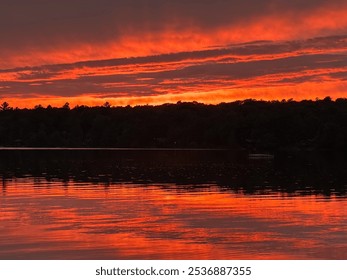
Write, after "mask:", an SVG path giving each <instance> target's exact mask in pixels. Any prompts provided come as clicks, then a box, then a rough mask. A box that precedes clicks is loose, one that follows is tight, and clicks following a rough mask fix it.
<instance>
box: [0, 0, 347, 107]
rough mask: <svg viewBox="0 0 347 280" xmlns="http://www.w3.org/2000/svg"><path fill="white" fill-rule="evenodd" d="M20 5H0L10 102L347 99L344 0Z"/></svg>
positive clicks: (0, 70)
mask: <svg viewBox="0 0 347 280" xmlns="http://www.w3.org/2000/svg"><path fill="white" fill-rule="evenodd" d="M15 2H16V4H0V15H1V17H0V26H1V27H0V34H1V37H2V38H6V40H2V42H1V44H0V51H1V59H0V101H1V102H4V101H7V102H8V103H10V105H11V106H12V107H19V108H23V107H28V108H32V107H34V106H35V105H38V104H41V105H42V106H48V105H52V106H62V105H63V104H65V103H66V102H69V103H70V105H71V106H75V105H88V106H95V105H102V104H104V103H105V102H106V101H107V102H109V103H111V105H114V106H118V105H121V106H124V105H144V104H153V105H156V104H162V103H175V102H177V101H198V102H203V103H208V104H216V103H220V102H229V101H234V100H240V99H249V98H253V99H262V100H282V99H290V98H293V99H294V100H302V99H316V98H324V97H325V96H331V97H332V98H339V97H347V94H346V90H347V82H346V81H347V69H346V65H347V12H346V11H347V3H346V2H345V1H340V0H332V1H320V0H319V1H313V0H310V1H305V2H304V3H303V2H296V1H295V2H289V1H287V2H286V1H275V0H271V1H266V4H265V3H263V2H262V3H260V1H255V0H246V1H242V2H241V1H219V0H217V1H213V2H211V1H201V2H199V3H196V2H192V3H190V2H187V1H181V0H176V1H168V2H166V1H165V2H163V1H156V0H150V1H141V0H140V1H125V0H117V1H108V0H100V1H95V0H87V1H81V0H76V1H73V3H70V1H66V0H63V1H58V2H56V3H50V2H45V3H42V2H41V1H30V4H29V3H28V2H26V1H20V0H18V1H14V2H13V3H15ZM17 2H18V3H17Z"/></svg>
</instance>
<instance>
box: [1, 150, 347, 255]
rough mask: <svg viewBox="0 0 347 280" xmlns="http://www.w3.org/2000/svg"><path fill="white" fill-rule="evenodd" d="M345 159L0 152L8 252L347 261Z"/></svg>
mask: <svg viewBox="0 0 347 280" xmlns="http://www.w3.org/2000/svg"><path fill="white" fill-rule="evenodd" d="M345 170H346V164H345V163H344V161H343V160H340V159H336V158H335V159H332V158H328V157H322V156H318V155H305V156H303V155H300V156H297V157H288V156H275V158H274V160H272V159H271V160H263V159H262V160H250V159H249V158H248V157H247V154H245V153H244V152H231V151H187V150H185V151H179V150H176V151H174V150H171V151H163V150H162V151H153V150H151V151H145V150H143V151H139V150H136V151H131V150H129V151H125V150H123V151H43V150H42V151H30V150H27V151H0V176H1V177H2V194H0V212H1V215H0V259H346V258H347V242H346V236H347V215H346V209H347V199H346V181H347V178H346V177H347V175H346V172H344V171H345Z"/></svg>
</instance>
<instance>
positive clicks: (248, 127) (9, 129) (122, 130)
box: [0, 97, 347, 152]
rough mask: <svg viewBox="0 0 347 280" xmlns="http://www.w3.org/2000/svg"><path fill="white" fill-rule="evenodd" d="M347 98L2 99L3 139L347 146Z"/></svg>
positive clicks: (41, 143)
mask: <svg viewBox="0 0 347 280" xmlns="http://www.w3.org/2000/svg"><path fill="white" fill-rule="evenodd" d="M346 143H347V99H342V98H341V99H337V100H336V101H332V100H331V99H330V98H329V97H327V98H325V99H323V100H316V101H307V100H306V101H300V102H296V101H292V100H288V101H272V102H266V101H254V100H245V101H237V102H232V103H222V104H219V105H204V104H200V103H196V102H191V103H185V102H178V103H177V104H164V105H160V106H136V107H130V106H127V107H111V106H110V105H109V104H106V105H104V106H101V107H86V106H77V107H75V108H73V109H71V108H70V107H69V104H68V103H66V104H65V105H64V106H63V107H62V108H52V107H51V106H48V107H47V108H43V107H42V106H36V107H35V108H34V109H13V108H11V107H10V104H8V103H6V102H4V103H3V104H2V105H1V106H0V146H5V147H6V146H7V147H9V146H10V147H19V146H22V147H127V148H136V147H144V148H230V149H246V150H247V151H250V152H276V151H278V150H289V151H293V150H294V151H295V150H334V151H338V152H341V151H347V145H346Z"/></svg>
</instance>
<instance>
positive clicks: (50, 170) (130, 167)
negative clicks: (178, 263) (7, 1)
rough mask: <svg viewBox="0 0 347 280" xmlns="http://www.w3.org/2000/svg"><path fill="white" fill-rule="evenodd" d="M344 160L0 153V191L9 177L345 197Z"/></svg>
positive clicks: (209, 153) (182, 153)
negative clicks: (207, 186) (209, 186)
mask: <svg viewBox="0 0 347 280" xmlns="http://www.w3.org/2000/svg"><path fill="white" fill-rule="evenodd" d="M346 171H347V161H346V160H344V159H339V158H331V157H329V156H324V155H317V154H311V155H310V154H308V155H307V154H306V155H299V156H288V155H276V157H275V159H249V158H248V156H247V154H246V153H245V152H242V151H236V152H235V151H224V150H220V151H219V150H205V151H202V150H157V151H156V150H119V151H118V150H91V151H88V150H82V151H81V150H71V151H69V150H39V151H37V150H36V151H31V150H24V151H23V150H18V151H16V150H2V151H0V176H1V177H2V189H3V192H4V191H5V190H6V180H7V179H10V178H22V177H36V178H45V179H46V180H47V181H52V180H60V181H63V182H64V181H65V182H68V181H74V182H92V183H95V184H104V185H107V184H111V183H118V182H127V183H151V184H166V183H173V184H175V185H181V188H184V186H185V185H186V186H187V187H186V190H187V191H194V187H192V186H194V185H196V186H199V185H204V184H215V185H218V186H219V187H220V188H221V189H223V190H230V191H235V192H243V193H246V194H252V193H259V192H260V193H261V192H267V191H274V192H284V193H292V194H295V195H304V194H307V195H310V194H323V195H325V196H330V195H338V196H345V195H346V193H347V172H346Z"/></svg>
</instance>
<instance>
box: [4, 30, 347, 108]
mask: <svg viewBox="0 0 347 280" xmlns="http://www.w3.org/2000/svg"><path fill="white" fill-rule="evenodd" d="M346 39H347V36H330V37H321V38H313V39H309V40H301V41H298V40H295V41H287V42H266V41H262V42H253V43H247V44H236V45H229V46H228V47H224V48H214V49H209V50H203V51H190V52H180V53H173V54H163V55H155V56H145V57H133V58H120V59H110V60H99V61H98V60H95V61H82V62H75V63H70V64H56V65H44V66H35V67H19V68H13V69H3V70H1V71H0V96H2V97H3V98H6V97H9V96H14V95H16V97H17V98H29V97H30V98H36V99H35V101H36V102H37V100H39V99H40V98H41V99H42V100H46V101H45V102H49V100H50V99H51V98H55V99H65V101H66V100H67V98H68V99H69V100H70V99H73V100H74V102H77V103H79V104H81V102H83V100H84V101H85V100H86V99H85V98H86V97H88V98H90V99H94V103H98V102H103V101H104V100H105V99H112V100H113V101H114V102H117V100H118V101H121V103H122V104H123V102H126V101H124V100H125V98H128V101H129V100H137V102H143V101H145V102H146V101H147V102H151V103H153V102H154V103H155V102H157V101H158V100H160V101H165V100H167V101H173V100H177V99H178V100H180V99H183V100H184V99H185V98H187V99H188V100H191V99H195V100H200V98H202V99H203V100H205V101H206V100H210V102H211V101H212V100H213V98H215V100H214V102H213V103H217V102H219V101H221V100H227V99H229V100H235V99H238V98H242V96H243V97H244V98H252V97H257V98H263V99H266V98H269V99H273V98H275V99H280V98H282V97H283V96H285V97H288V98H291V97H294V98H296V99H301V98H315V97H317V96H321V95H323V94H324V95H332V96H338V95H341V92H342V89H343V88H344V87H345V83H344V81H345V80H346V79H347V75H346V71H345V65H347V51H346V49H347V48H346V47H347V40H346ZM322 83H326V86H327V87H326V88H325V89H324V90H323V88H324V87H322V85H321V84H322ZM339 84H340V86H339ZM329 85H330V87H329ZM283 87H286V89H287V90H288V92H286V93H280V92H279V89H280V88H282V89H283ZM294 87H296V88H297V89H298V90H299V89H300V88H301V87H302V89H303V90H304V89H305V91H306V92H305V93H303V92H300V91H295V90H294ZM264 88H267V89H266V91H264ZM328 88H330V90H331V92H330V93H329V92H328ZM247 91H248V93H247ZM218 96H219V97H222V99H221V98H218ZM78 98H80V99H81V101H80V102H78V101H77V99H78ZM98 100H99V101H98ZM141 100H142V101H141ZM88 102H91V101H90V100H89V101H88Z"/></svg>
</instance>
